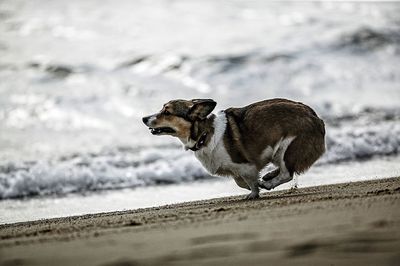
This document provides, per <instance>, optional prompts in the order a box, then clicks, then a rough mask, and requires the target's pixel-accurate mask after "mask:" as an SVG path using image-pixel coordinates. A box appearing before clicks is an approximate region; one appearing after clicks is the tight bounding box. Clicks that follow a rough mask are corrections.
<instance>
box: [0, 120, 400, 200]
mask: <svg viewBox="0 0 400 266" xmlns="http://www.w3.org/2000/svg"><path fill="white" fill-rule="evenodd" d="M390 117H391V118H393V116H390ZM352 119H353V120H352ZM354 119H355V118H354V117H353V118H351V117H350V116H346V117H344V118H343V120H342V123H343V125H341V127H337V126H336V125H328V126H327V136H326V144H327V152H326V153H325V155H324V156H323V157H322V158H321V159H320V160H319V161H318V162H317V165H323V164H334V163H338V162H342V161H349V160H362V159H366V158H371V157H373V156H379V155H398V154H399V153H400V123H399V121H398V120H397V119H395V120H394V121H393V120H392V119H391V121H389V122H388V121H386V122H385V123H384V124H380V123H365V122H363V116H362V115H361V116H360V117H359V118H358V119H356V120H354ZM328 121H329V120H328ZM349 121H351V123H348V122H349ZM346 123H347V124H346ZM210 178H214V177H213V176H210V175H209V174H208V173H207V172H206V171H205V170H204V168H203V167H202V166H201V164H200V163H199V162H198V161H197V160H196V159H195V158H194V156H193V155H192V153H191V152H186V151H184V150H183V149H182V148H181V147H178V146H162V147H153V148H143V149H140V150H137V149H129V148H128V149H127V148H124V149H122V148H121V149H113V150H109V151H103V152H100V153H98V154H74V155H72V156H70V157H63V158H60V159H57V160H54V161H25V162H11V161H10V162H5V163H2V164H1V165H0V199H6V198H21V197H29V196H43V195H64V194H68V193H76V192H78V193H84V192H88V191H97V190H107V189H120V188H135V187H143V186H153V185H165V184H178V183H182V182H190V181H195V180H202V179H210Z"/></svg>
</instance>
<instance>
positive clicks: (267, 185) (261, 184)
mask: <svg viewBox="0 0 400 266" xmlns="http://www.w3.org/2000/svg"><path fill="white" fill-rule="evenodd" d="M258 186H259V187H261V188H265V189H266V190H271V189H273V188H274V187H275V186H274V184H272V182H271V181H264V180H258Z"/></svg>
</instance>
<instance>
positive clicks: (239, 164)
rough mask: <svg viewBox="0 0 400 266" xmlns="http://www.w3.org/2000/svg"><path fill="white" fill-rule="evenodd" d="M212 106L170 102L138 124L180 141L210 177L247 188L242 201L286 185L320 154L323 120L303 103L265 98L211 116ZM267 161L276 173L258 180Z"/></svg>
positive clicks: (199, 102) (199, 101)
mask: <svg viewBox="0 0 400 266" xmlns="http://www.w3.org/2000/svg"><path fill="white" fill-rule="evenodd" d="M216 104H217V103H216V102H215V101H213V100H211V99H194V100H172V101H169V102H168V103H166V104H164V106H163V108H162V109H161V111H160V112H158V113H156V114H153V115H150V116H146V117H143V122H144V124H145V125H146V126H147V127H149V129H150V130H151V133H152V134H153V135H171V136H174V137H177V138H179V139H180V140H181V142H182V143H183V144H184V146H185V149H186V150H192V151H193V152H194V154H195V156H196V157H197V159H198V160H199V161H200V162H201V163H202V165H203V166H204V167H205V168H206V169H207V170H208V171H209V172H210V173H211V174H213V175H221V176H232V177H233V178H234V180H235V182H236V184H237V185H238V186H239V187H242V188H246V189H249V190H251V193H250V194H249V195H247V197H246V199H256V198H258V197H259V190H260V187H261V188H265V189H267V190H270V189H273V188H275V187H277V186H279V185H281V184H283V183H286V182H289V181H290V180H292V179H293V175H294V174H301V173H303V172H304V171H305V170H307V169H308V168H309V167H310V166H311V165H312V164H313V163H314V162H315V161H316V160H317V159H318V158H319V157H321V155H322V154H323V153H324V152H325V125H324V122H323V121H322V120H321V119H320V118H319V117H318V116H317V114H316V113H315V112H314V110H313V109H311V108H310V107H309V106H307V105H305V104H302V103H300V102H294V101H290V100H286V99H270V100H265V101H261V102H257V103H253V104H250V105H248V106H245V107H242V108H228V109H226V110H223V111H220V112H218V113H217V114H213V113H212V111H213V110H214V108H215V106H216ZM269 163H272V164H274V165H275V166H276V169H275V170H273V171H271V172H269V173H267V174H266V175H264V176H263V177H262V178H260V176H259V175H260V172H261V170H262V169H263V168H264V167H265V166H266V165H268V164H269Z"/></svg>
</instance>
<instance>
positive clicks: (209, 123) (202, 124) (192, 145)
mask: <svg viewBox="0 0 400 266" xmlns="http://www.w3.org/2000/svg"><path fill="white" fill-rule="evenodd" d="M215 119H218V117H217V116H216V115H214V114H210V115H209V116H208V117H207V118H206V119H203V120H196V121H194V122H193V124H192V127H191V129H190V135H189V137H188V138H187V139H182V138H181V139H180V140H181V141H182V143H183V144H184V147H185V150H192V151H198V150H200V149H202V148H203V147H205V146H207V145H208V144H209V142H210V140H211V139H212V138H213V135H214V131H215V130H214V120H215Z"/></svg>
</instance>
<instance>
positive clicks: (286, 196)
mask: <svg viewBox="0 0 400 266" xmlns="http://www.w3.org/2000/svg"><path fill="white" fill-rule="evenodd" d="M399 229H400V178H398V177H397V178H391V179H384V180H375V181H366V182H357V183H346V184H338V185H328V186H318V187H310V188H302V189H297V190H285V191H278V192H271V193H263V194H262V197H261V199H259V200H256V201H245V200H243V199H242V197H237V196H236V197H227V198H219V199H211V200H205V201H197V202H188V203H182V204H176V205H167V206H162V207H157V208H148V209H139V210H133V211H125V212H112V213H101V214H95V215H84V216H76V217H66V218H58V219H50V220H41V221H32V222H25V223H17V224H8V225H2V226H0V239H1V240H0V265H398V262H399V261H400V230H399Z"/></svg>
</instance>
